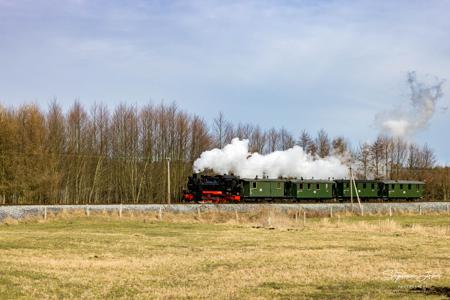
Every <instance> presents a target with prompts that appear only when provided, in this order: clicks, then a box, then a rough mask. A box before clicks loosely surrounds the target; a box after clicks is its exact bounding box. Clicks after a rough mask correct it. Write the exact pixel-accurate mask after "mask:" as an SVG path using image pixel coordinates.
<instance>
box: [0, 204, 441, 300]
mask: <svg viewBox="0 0 450 300" xmlns="http://www.w3.org/2000/svg"><path fill="white" fill-rule="evenodd" d="M269 216H270V218H269ZM236 217H237V218H236ZM449 225H450V217H449V216H448V215H441V216H397V217H393V218H391V219H390V220H389V219H388V218H387V217H384V216H372V217H364V218H362V217H350V216H348V217H345V216H341V217H339V218H336V217H335V218H332V219H327V218H309V219H307V221H306V226H304V225H303V219H302V218H299V219H297V221H295V219H294V218H293V217H292V216H291V217H286V216H280V215H274V214H271V213H270V212H269V213H261V214H259V215H254V216H235V215H233V214H231V215H202V216H197V215H190V216H182V215H170V216H169V215H167V216H164V217H163V219H162V220H158V218H157V216H144V215H140V216H123V217H122V218H118V217H117V216H105V215H97V216H92V215H91V216H90V217H85V216H77V215H67V216H58V217H54V218H49V219H48V220H45V221H43V220H40V221H38V220H29V221H26V222H19V223H17V222H15V221H8V222H6V223H5V224H3V225H0V298H1V299H8V298H29V299H42V298H59V299H60V298H101V299H111V298H169V299H175V298H177V299H178V298H206V299H248V298H253V299H272V298H283V299H293V298H320V299H322V298H335V299H343V298H352V299H360V298H366V299H373V298H379V299H385V298H404V299H411V298H416V299H422V298H423V297H425V296H426V297H429V298H430V299H445V298H446V297H450V227H449Z"/></svg>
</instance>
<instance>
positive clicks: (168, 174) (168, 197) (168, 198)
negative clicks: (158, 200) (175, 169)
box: [166, 157, 170, 204]
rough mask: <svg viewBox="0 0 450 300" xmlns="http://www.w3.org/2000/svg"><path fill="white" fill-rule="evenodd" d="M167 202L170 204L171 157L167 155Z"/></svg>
mask: <svg viewBox="0 0 450 300" xmlns="http://www.w3.org/2000/svg"><path fill="white" fill-rule="evenodd" d="M166 159H167V204H170V157H167V158H166Z"/></svg>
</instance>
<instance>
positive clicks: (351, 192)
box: [349, 167, 353, 212]
mask: <svg viewBox="0 0 450 300" xmlns="http://www.w3.org/2000/svg"><path fill="white" fill-rule="evenodd" d="M352 178H353V174H352V167H350V180H349V181H350V202H351V203H352V206H351V207H352V212H353V184H352Z"/></svg>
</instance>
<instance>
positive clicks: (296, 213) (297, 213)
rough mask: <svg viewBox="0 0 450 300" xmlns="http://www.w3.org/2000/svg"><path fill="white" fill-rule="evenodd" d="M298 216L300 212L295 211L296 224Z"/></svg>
mask: <svg viewBox="0 0 450 300" xmlns="http://www.w3.org/2000/svg"><path fill="white" fill-rule="evenodd" d="M298 215H299V211H298V210H297V211H295V223H298Z"/></svg>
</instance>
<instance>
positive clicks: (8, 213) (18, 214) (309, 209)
mask: <svg viewBox="0 0 450 300" xmlns="http://www.w3.org/2000/svg"><path fill="white" fill-rule="evenodd" d="M362 207H363V212H364V213H369V214H370V213H385V214H388V213H389V212H390V211H391V212H392V213H393V214H395V213H396V212H403V213H404V212H409V213H418V214H419V213H422V214H426V213H430V212H433V213H435V212H447V213H450V202H417V203H363V204H362ZM262 209H276V210H280V211H290V210H301V211H305V212H306V213H312V214H329V213H331V212H332V213H337V212H350V211H352V205H351V203H323V204H319V203H314V204H305V203H301V204H300V203H298V204H297V203H288V204H176V205H166V204H140V205H131V204H123V205H121V204H116V205H45V206H44V205H26V206H0V222H1V221H3V220H4V219H6V218H13V219H22V218H24V217H28V216H42V217H44V215H45V213H47V214H49V213H55V214H56V213H60V212H62V211H67V212H70V211H84V212H85V213H86V214H88V213H90V212H102V211H106V212H109V213H113V212H114V213H119V212H120V211H122V213H127V212H130V211H133V212H159V211H160V210H161V211H162V212H175V213H189V212H198V211H199V210H200V211H201V212H213V211H231V212H234V211H237V212H251V211H258V210H262ZM353 211H355V212H358V213H360V207H359V205H358V203H354V204H353Z"/></svg>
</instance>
